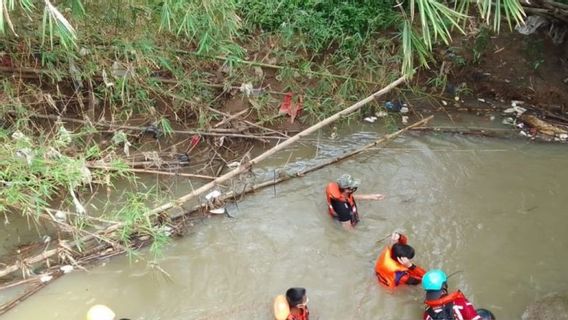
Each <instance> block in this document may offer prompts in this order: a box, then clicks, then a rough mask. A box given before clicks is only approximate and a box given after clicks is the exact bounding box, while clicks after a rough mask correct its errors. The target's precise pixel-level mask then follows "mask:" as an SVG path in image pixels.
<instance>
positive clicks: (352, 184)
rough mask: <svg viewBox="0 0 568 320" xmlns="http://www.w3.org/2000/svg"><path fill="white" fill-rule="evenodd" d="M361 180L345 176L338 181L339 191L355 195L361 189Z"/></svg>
mask: <svg viewBox="0 0 568 320" xmlns="http://www.w3.org/2000/svg"><path fill="white" fill-rule="evenodd" d="M359 183H360V181H359V180H355V179H353V177H352V176H351V175H349V174H344V175H342V176H341V177H339V179H337V185H338V186H339V191H341V192H348V193H353V192H355V191H357V188H358V187H359Z"/></svg>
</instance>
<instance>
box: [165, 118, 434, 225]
mask: <svg viewBox="0 0 568 320" xmlns="http://www.w3.org/2000/svg"><path fill="white" fill-rule="evenodd" d="M432 118H434V116H429V117H428V118H425V119H422V120H420V121H418V122H416V123H413V124H411V125H409V126H408V127H405V128H402V129H400V130H398V131H396V132H394V133H391V134H387V135H386V136H384V137H381V138H380V139H378V140H376V141H374V142H371V143H369V144H367V145H364V146H362V147H361V148H358V149H356V150H353V151H350V152H346V153H344V154H342V155H339V156H337V157H335V158H331V159H329V160H326V161H323V162H321V163H319V164H317V165H315V166H313V167H310V168H307V169H305V170H302V171H299V172H296V173H294V174H292V175H286V176H282V177H279V178H278V179H271V180H268V181H265V182H261V183H258V184H255V185H254V186H250V187H248V188H246V189H245V190H243V191H241V192H228V193H227V194H225V195H223V196H222V197H221V198H220V199H219V200H220V201H225V200H228V199H231V198H236V197H238V196H241V195H243V194H247V193H250V192H254V191H256V190H260V189H262V188H266V187H269V186H272V185H275V184H278V183H281V182H284V181H287V180H290V179H292V178H297V177H303V176H304V175H306V174H308V173H310V172H314V171H316V170H319V169H321V168H323V167H327V166H328V165H330V164H334V163H337V162H340V161H342V160H345V159H347V158H350V157H352V156H355V155H358V154H360V153H362V152H364V151H366V150H369V149H370V148H372V147H375V146H377V145H379V144H382V143H385V142H388V141H390V140H393V139H395V138H396V137H398V136H399V135H401V134H403V133H404V132H406V131H408V130H412V129H413V128H416V127H419V126H421V125H424V124H426V123H427V122H428V121H430V120H432ZM204 207H206V204H200V205H197V206H196V207H194V208H193V209H192V210H191V211H189V212H185V213H180V214H177V215H173V216H171V218H172V219H178V218H181V217H182V216H185V215H187V214H189V213H193V212H195V211H197V210H199V209H202V208H204Z"/></svg>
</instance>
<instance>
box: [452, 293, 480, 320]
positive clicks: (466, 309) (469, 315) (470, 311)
mask: <svg viewBox="0 0 568 320" xmlns="http://www.w3.org/2000/svg"><path fill="white" fill-rule="evenodd" d="M454 304H455V305H458V306H460V307H461V308H454V312H455V313H457V316H458V319H464V320H481V316H480V315H479V314H477V310H475V307H474V306H473V304H471V303H470V302H469V301H468V300H467V298H465V297H463V298H459V299H456V301H455V302H454Z"/></svg>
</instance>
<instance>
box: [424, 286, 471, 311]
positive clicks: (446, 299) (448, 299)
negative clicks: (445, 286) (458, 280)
mask: <svg viewBox="0 0 568 320" xmlns="http://www.w3.org/2000/svg"><path fill="white" fill-rule="evenodd" d="M460 298H461V299H465V296H464V295H463V293H462V292H461V291H459V290H458V291H456V292H453V293H450V294H448V295H445V296H443V297H441V298H440V299H436V300H426V301H424V303H425V304H426V305H427V306H428V307H430V308H436V307H440V306H443V305H446V304H448V303H452V302H454V301H456V300H457V299H460Z"/></svg>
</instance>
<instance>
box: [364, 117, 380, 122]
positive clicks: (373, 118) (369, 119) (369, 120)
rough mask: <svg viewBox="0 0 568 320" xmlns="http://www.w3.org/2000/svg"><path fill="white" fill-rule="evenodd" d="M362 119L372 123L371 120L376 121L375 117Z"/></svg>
mask: <svg viewBox="0 0 568 320" xmlns="http://www.w3.org/2000/svg"><path fill="white" fill-rule="evenodd" d="M363 120H364V121H366V122H369V123H373V122H375V121H377V117H366V118H365V119H363Z"/></svg>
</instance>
